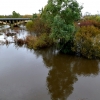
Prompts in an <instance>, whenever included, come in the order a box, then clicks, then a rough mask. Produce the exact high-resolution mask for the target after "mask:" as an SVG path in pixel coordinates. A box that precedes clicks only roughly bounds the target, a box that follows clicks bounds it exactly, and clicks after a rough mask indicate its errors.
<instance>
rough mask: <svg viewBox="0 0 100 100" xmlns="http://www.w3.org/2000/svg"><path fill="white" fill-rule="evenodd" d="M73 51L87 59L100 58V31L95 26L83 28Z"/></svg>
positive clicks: (76, 39) (75, 40)
mask: <svg viewBox="0 0 100 100" xmlns="http://www.w3.org/2000/svg"><path fill="white" fill-rule="evenodd" d="M72 50H73V51H75V52H77V53H79V54H81V55H82V56H84V57H87V58H95V57H99V58H100V30H99V29H98V28H96V27H94V26H87V27H86V26H83V27H81V28H80V30H79V31H78V32H77V33H76V35H75V38H74V47H73V48H72Z"/></svg>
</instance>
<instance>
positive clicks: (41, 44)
mask: <svg viewBox="0 0 100 100" xmlns="http://www.w3.org/2000/svg"><path fill="white" fill-rule="evenodd" d="M26 44H27V47H29V48H31V49H32V48H33V49H40V48H45V47H48V46H51V45H52V44H53V40H52V39H51V38H50V37H49V36H48V35H47V34H46V33H44V34H41V35H40V36H39V37H35V36H32V35H29V36H27V37H26Z"/></svg>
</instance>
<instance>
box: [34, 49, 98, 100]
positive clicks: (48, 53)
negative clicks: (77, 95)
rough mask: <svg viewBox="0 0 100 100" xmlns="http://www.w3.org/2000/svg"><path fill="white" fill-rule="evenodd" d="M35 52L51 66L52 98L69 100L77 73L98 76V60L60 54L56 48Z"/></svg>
mask: <svg viewBox="0 0 100 100" xmlns="http://www.w3.org/2000/svg"><path fill="white" fill-rule="evenodd" d="M35 54H37V56H39V55H41V56H42V57H43V61H44V64H45V65H46V66H47V67H48V68H50V70H49V73H48V76H47V87H48V91H49V93H50V94H51V100H67V98H68V96H69V95H70V94H72V92H73V89H74V87H73V84H74V83H75V82H76V81H77V80H78V79H77V75H84V76H91V75H94V76H96V75H98V73H99V67H98V61H97V60H88V59H84V58H79V57H75V56H68V55H63V54H59V53H57V52H56V51H55V50H54V49H49V50H48V49H45V50H43V51H42V50H39V51H35Z"/></svg>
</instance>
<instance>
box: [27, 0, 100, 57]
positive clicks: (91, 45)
mask: <svg viewBox="0 0 100 100" xmlns="http://www.w3.org/2000/svg"><path fill="white" fill-rule="evenodd" d="M81 9H82V6H79V4H78V2H77V1H75V0H69V1H65V0H62V1H59V0H48V4H47V5H46V6H45V8H44V9H42V10H41V12H40V14H38V15H37V16H36V14H34V15H33V21H32V22H28V23H27V25H26V26H27V28H28V26H29V28H28V29H30V28H31V27H30V26H32V29H33V31H34V32H35V33H36V35H35V36H36V37H34V36H28V37H27V38H26V41H28V42H27V45H28V46H29V47H31V48H34V49H37V48H38V49H39V48H42V47H48V46H50V45H51V44H56V47H57V48H58V50H59V51H60V52H63V53H67V54H77V55H80V56H83V57H86V58H89V59H91V58H100V16H99V15H86V16H82V14H81ZM30 30H31V29H30ZM43 33H45V34H43ZM51 40H52V42H51Z"/></svg>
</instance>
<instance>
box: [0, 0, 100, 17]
mask: <svg viewBox="0 0 100 100" xmlns="http://www.w3.org/2000/svg"><path fill="white" fill-rule="evenodd" d="M47 1H48V0H0V15H9V14H12V11H16V12H17V13H20V14H21V15H24V14H33V13H38V11H39V9H41V8H42V7H44V6H45V5H46V4H47ZM77 1H78V2H79V3H80V4H83V7H84V8H83V10H82V13H83V15H84V14H85V13H86V12H89V13H91V14H98V13H100V12H99V11H100V0H77Z"/></svg>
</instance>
